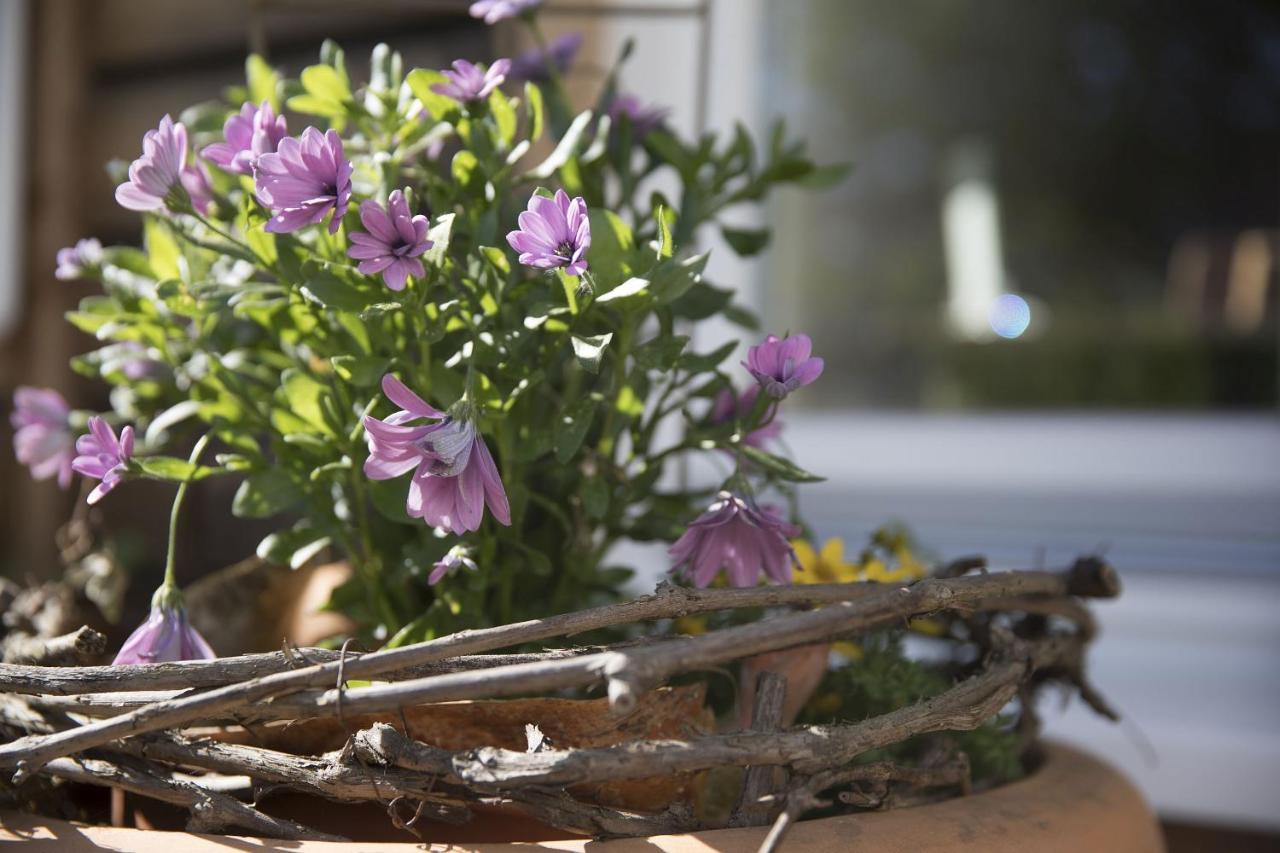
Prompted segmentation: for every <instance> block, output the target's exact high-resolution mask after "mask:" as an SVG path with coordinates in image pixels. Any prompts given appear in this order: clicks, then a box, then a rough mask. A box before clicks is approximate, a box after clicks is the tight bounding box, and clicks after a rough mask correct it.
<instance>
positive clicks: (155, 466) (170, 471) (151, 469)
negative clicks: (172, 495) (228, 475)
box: [138, 456, 222, 483]
mask: <svg viewBox="0 0 1280 853" xmlns="http://www.w3.org/2000/svg"><path fill="white" fill-rule="evenodd" d="M138 464H139V465H140V466H141V467H142V472H143V473H144V474H146V475H147V476H148V477H155V478H156V479H158V480H169V481H171V482H174V483H183V482H187V481H188V480H190V481H192V482H194V481H196V480H203V479H204V478H205V477H210V476H213V475H214V474H220V473H222V472H221V471H220V470H219V469H217V468H211V467H209V466H207V465H192V464H191V463H190V462H188V461H187V460H185V459H178V458H177V457H176V456H147V457H145V458H143V459H139V460H138Z"/></svg>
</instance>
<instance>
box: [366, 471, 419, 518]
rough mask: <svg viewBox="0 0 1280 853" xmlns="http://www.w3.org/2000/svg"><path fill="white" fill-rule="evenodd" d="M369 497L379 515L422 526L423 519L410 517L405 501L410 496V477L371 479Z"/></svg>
mask: <svg viewBox="0 0 1280 853" xmlns="http://www.w3.org/2000/svg"><path fill="white" fill-rule="evenodd" d="M368 488H369V497H370V499H371V500H372V502H373V508H374V509H376V510H377V511H378V515H380V516H382V517H383V518H385V519H387V520H388V521H394V522H396V523H397V524H405V525H413V526H419V527H420V526H421V525H422V519H420V518H410V517H409V513H408V512H407V511H406V509H405V501H406V500H407V499H408V496H409V478H407V477H403V478H398V479H395V480H370V481H369V483H368Z"/></svg>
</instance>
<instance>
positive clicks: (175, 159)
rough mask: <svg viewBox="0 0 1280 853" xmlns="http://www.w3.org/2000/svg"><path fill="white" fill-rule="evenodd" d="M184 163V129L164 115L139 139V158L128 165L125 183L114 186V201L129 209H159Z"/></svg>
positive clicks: (162, 207)
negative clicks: (140, 143)
mask: <svg viewBox="0 0 1280 853" xmlns="http://www.w3.org/2000/svg"><path fill="white" fill-rule="evenodd" d="M186 160H187V129H186V128H185V127H183V125H182V122H177V123H175V122H174V121H173V119H171V118H169V116H168V115H165V117H164V118H162V119H160V126H159V127H157V128H156V129H155V130H148V131H147V133H146V135H145V136H143V137H142V156H141V157H139V158H138V159H137V160H134V161H133V162H132V163H130V164H129V180H127V181H125V182H124V183H123V184H121V185H120V186H118V187H116V202H118V203H119V204H120V206H121V207H127V208H128V209H129V210H163V209H164V208H165V206H166V198H167V197H168V195H169V193H170V191H171V190H173V188H174V187H176V186H177V185H178V184H179V182H180V181H181V179H182V167H183V164H185V163H186Z"/></svg>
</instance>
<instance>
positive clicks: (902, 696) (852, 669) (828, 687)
mask: <svg viewBox="0 0 1280 853" xmlns="http://www.w3.org/2000/svg"><path fill="white" fill-rule="evenodd" d="M861 651H862V655H861V658H860V659H859V660H856V661H852V662H850V663H849V664H848V665H846V666H842V667H839V668H837V669H833V670H831V671H829V672H828V673H827V674H826V675H825V676H824V677H823V679H822V682H821V683H820V684H819V685H818V688H817V690H816V691H815V692H814V695H813V698H812V699H811V700H810V701H809V704H808V705H806V706H805V708H804V709H803V711H802V712H801V714H800V722H802V723H808V724H817V725H822V724H830V723H836V722H856V721H859V720H865V719H867V718H869V717H876V716H879V715H881V714H887V713H889V712H890V711H896V710H898V709H899V708H904V707H906V706H907V705H911V704H914V703H916V702H920V701H922V700H925V699H929V698H931V697H933V696H937V695H938V694H939V693H942V692H943V691H945V690H947V689H948V688H950V687H951V686H952V680H951V678H950V677H949V676H947V675H946V674H945V673H944V672H942V671H941V670H940V669H938V668H937V667H935V666H931V665H929V664H926V663H923V662H921V661H918V660H913V659H911V658H908V657H907V656H906V655H904V654H903V651H902V643H901V639H900V637H899V636H898V635H896V634H882V635H877V636H873V637H868V638H867V640H866V642H865V643H864V644H863V645H862V646H861ZM938 736H939V735H922V736H919V737H914V738H910V739H908V740H905V741H902V742H901V743H897V744H894V745H893V746H891V747H888V748H886V749H881V750H874V751H872V752H868V753H865V754H863V755H862V756H860V757H859V761H880V760H886V759H888V760H892V761H896V762H900V763H912V762H914V761H917V760H918V759H919V758H920V757H921V755H922V754H923V752H924V751H925V749H926V747H927V746H928V744H929V743H930V741H931V739H936V738H937V737H938ZM942 736H944V737H945V738H947V739H948V740H950V741H951V742H952V744H953V745H954V747H955V748H956V749H958V750H959V751H961V752H964V753H965V754H966V755H968V756H969V762H970V767H971V769H972V774H973V780H974V782H975V783H984V782H1008V781H1012V780H1014V779H1017V778H1018V777H1020V776H1021V775H1022V773H1023V767H1022V754H1021V748H1020V746H1019V743H1018V738H1017V736H1016V735H1015V734H1014V733H1013V732H1012V731H1011V730H1010V727H1009V721H1008V720H1006V719H1004V718H1001V717H996V718H993V719H991V720H989V721H987V722H985V723H983V724H982V725H981V726H979V727H978V728H976V729H974V730H972V731H967V732H945V733H942Z"/></svg>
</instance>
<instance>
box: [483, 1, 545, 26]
mask: <svg viewBox="0 0 1280 853" xmlns="http://www.w3.org/2000/svg"><path fill="white" fill-rule="evenodd" d="M541 5H542V0H476V2H474V3H472V4H471V17H473V18H484V22H485V23H486V24H496V23H498V21H505V20H506V19H507V18H514V17H515V16H516V15H519V14H520V13H521V12H524V11H525V10H527V9H534V8H536V7H538V6H541Z"/></svg>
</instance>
